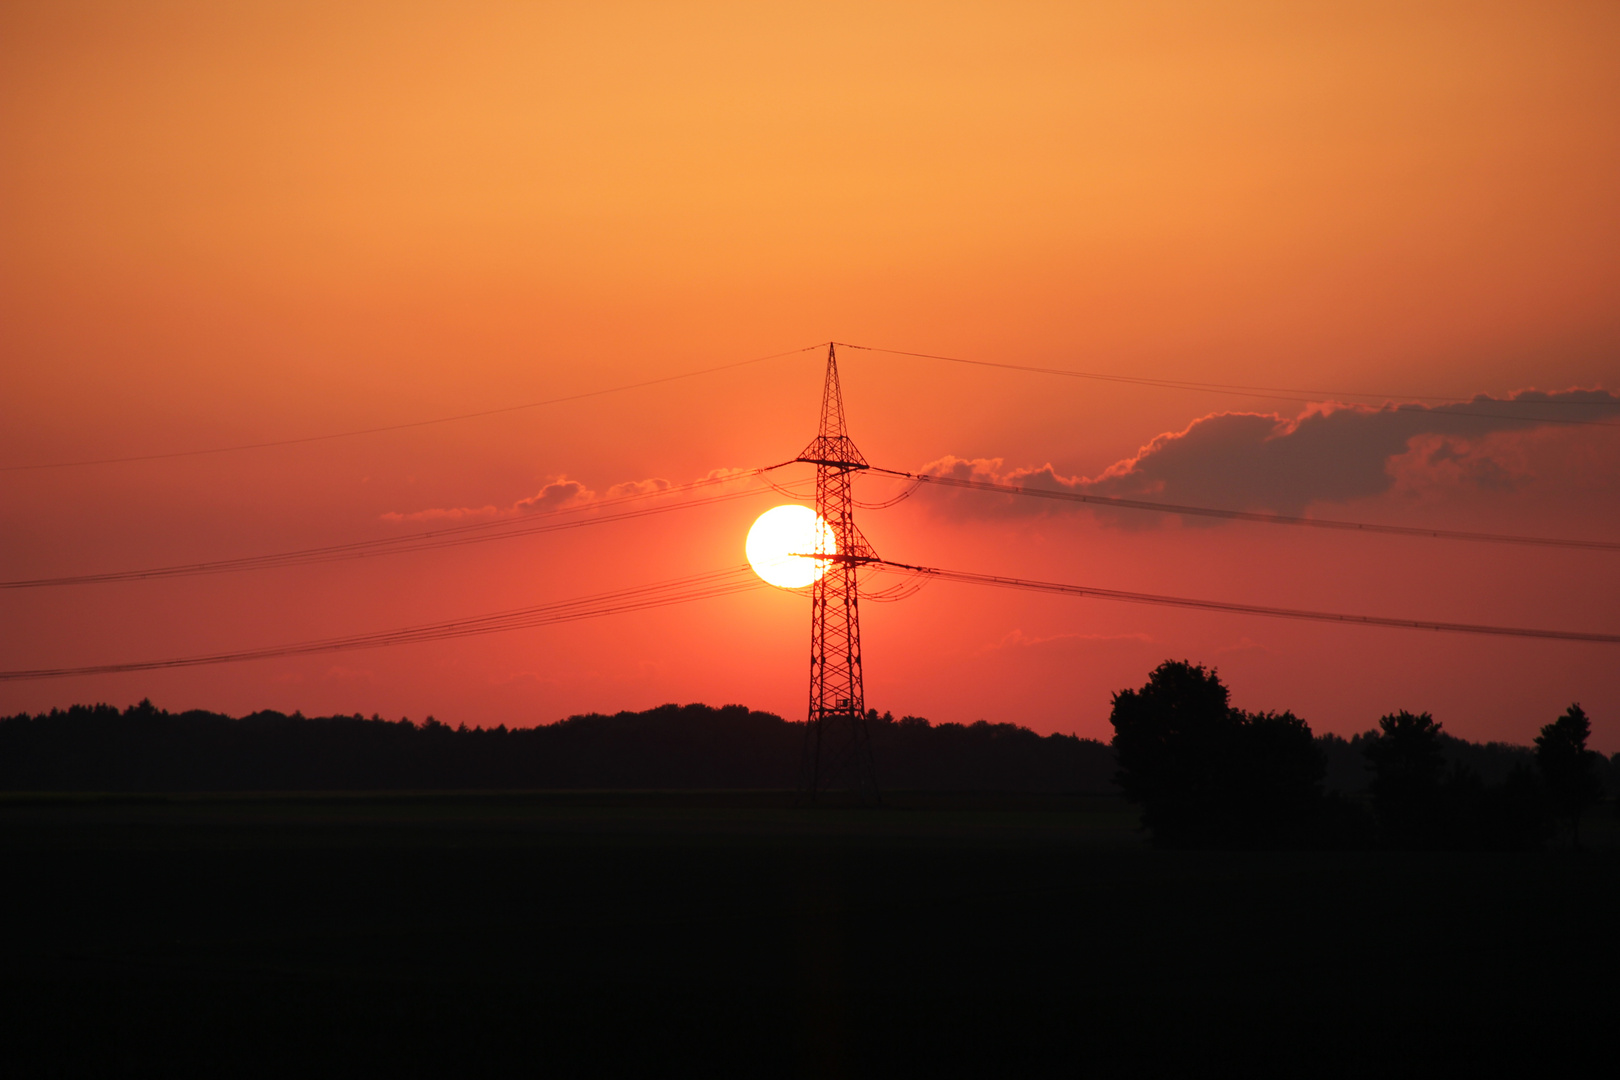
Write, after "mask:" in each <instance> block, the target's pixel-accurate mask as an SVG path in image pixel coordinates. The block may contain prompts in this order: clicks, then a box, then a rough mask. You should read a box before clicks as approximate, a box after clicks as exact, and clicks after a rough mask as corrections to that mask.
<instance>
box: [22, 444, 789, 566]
mask: <svg viewBox="0 0 1620 1080" xmlns="http://www.w3.org/2000/svg"><path fill="white" fill-rule="evenodd" d="M761 471H762V470H758V469H754V470H749V471H747V472H739V473H734V474H732V475H729V476H716V477H706V478H705V479H702V480H696V481H693V482H692V483H689V484H676V485H672V486H670V487H667V488H659V489H656V490H652V491H640V492H636V493H634V494H631V495H622V496H618V497H615V498H609V499H601V500H598V501H596V502H591V503H586V504H584V505H581V506H577V507H562V508H559V509H556V510H546V511H538V512H535V513H532V514H525V515H523V516H522V517H521V518H517V519H506V520H499V521H480V522H473V523H469V524H466V525H453V526H449V527H446V528H440V529H430V530H428V531H426V532H418V533H412V534H410V535H409V536H393V537H385V538H382V539H377V540H360V541H356V542H354V543H349V544H332V545H328V546H326V547H317V548H302V549H299V550H296V551H282V552H275V553H272V554H267V555H247V556H242V557H239V558H234V559H216V560H213V561H209V562H196V563H179V564H175V565H170V566H157V567H149V568H146V569H142V570H114V571H108V572H106V573H99V574H72V575H66V576H60V577H48V578H23V579H18V580H13V581H0V589H39V588H50V587H55V586H62V585H105V584H111V583H115V582H125V581H150V580H154V579H159V578H175V577H195V576H199V575H203V574H228V573H237V572H241V571H247V570H267V569H275V568H280V567H286V566H308V565H311V564H315V563H327V562H343V561H347V560H351V559H368V558H374V557H376V556H379V555H397V554H405V553H408V552H417V551H437V550H440V549H442V548H450V547H461V546H463V545H466V544H482V543H487V542H489V541H491V540H506V539H511V538H513V537H519V536H533V535H536V534H539V533H549V532H559V531H562V530H567V529H579V528H585V527H587V526H591V525H602V524H606V523H608V522H613V521H625V520H629V519H633V518H642V517H649V516H651V515H654V514H667V513H670V512H671V511H675V510H688V509H691V508H693V507H697V506H708V505H710V504H713V503H720V502H728V501H731V500H734V499H744V498H748V497H749V496H750V495H754V494H757V492H755V491H751V490H744V491H733V492H723V493H720V494H715V495H706V496H701V497H699V498H696V499H688V500H685V501H684V502H677V503H672V504H670V505H667V506H652V507H641V508H636V509H631V510H620V511H618V512H616V513H600V512H598V513H590V514H589V516H584V517H579V516H576V515H580V514H586V513H588V512H591V511H600V510H604V509H608V508H611V507H616V506H622V505H624V504H626V503H635V502H641V501H644V500H647V499H652V498H658V497H661V496H666V495H677V494H683V493H687V492H692V491H698V490H701V489H705V488H710V487H715V486H718V485H723V484H729V483H732V482H734V481H737V480H743V479H750V478H752V477H755V476H759V475H760V474H761ZM558 517H562V518H564V520H556V519H557V518H558ZM537 518H538V519H539V520H535V519H537Z"/></svg>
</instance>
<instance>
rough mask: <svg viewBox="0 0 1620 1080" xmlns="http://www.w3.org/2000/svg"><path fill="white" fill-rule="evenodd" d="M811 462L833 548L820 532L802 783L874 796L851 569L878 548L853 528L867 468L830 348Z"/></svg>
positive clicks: (812, 788) (807, 456)
mask: <svg viewBox="0 0 1620 1080" xmlns="http://www.w3.org/2000/svg"><path fill="white" fill-rule="evenodd" d="M797 460H799V461H803V462H808V463H810V464H813V465H814V466H815V467H816V513H817V514H819V515H821V518H822V520H824V521H825V522H827V524H828V525H829V526H830V527H831V530H832V536H833V539H834V542H835V544H836V547H837V550H836V551H831V552H829V551H827V550H826V545H825V538H824V537H823V536H821V535H818V537H817V542H816V556H817V558H818V560H823V561H824V565H825V566H826V570H825V572H824V573H822V575H821V576H820V577H819V578H817V579H816V581H815V584H814V585H813V586H811V615H810V713H809V718H808V719H809V723H808V725H807V727H806V730H805V748H804V768H803V775H802V777H801V781H800V783H801V785H802V787H803V789H804V791H805V792H806V793H807V794H808V795H809V796H810V798H811V799H812V800H814V798H815V796H816V793H817V792H818V791H826V790H829V789H833V788H847V789H850V790H853V791H855V792H856V793H857V794H858V795H859V797H860V798H861V799H862V800H865V801H876V799H877V797H878V789H877V777H876V774H875V772H874V770H873V766H872V740H871V732H870V730H869V729H868V727H867V718H866V694H865V691H864V689H863V688H862V685H861V617H860V595H859V588H858V585H857V582H856V574H857V573H858V572H859V570H860V568H861V567H862V566H863V565H865V564H866V563H870V562H875V561H877V558H878V556H877V552H875V551H873V550H872V545H871V544H869V543H867V541H866V537H864V536H862V535H861V532H860V530H859V529H857V528H856V527H855V513H854V511H855V503H854V499H853V498H852V496H851V492H850V486H851V480H852V478H853V476H854V474H855V473H856V472H857V471H859V470H862V469H865V468H867V467H868V466H867V463H866V459H865V458H864V457H862V456H861V452H860V451H859V450H857V449H856V448H855V443H854V442H853V441H852V440H851V439H850V437H849V435H848V433H847V431H846V429H845V422H844V395H843V393H842V391H841V390H840V389H839V385H838V357H837V355H836V352H835V350H834V346H832V345H828V346H827V377H826V382H825V383H824V384H823V386H822V391H821V428H820V432H819V433H818V434H817V435H816V437H815V439H814V440H813V441H812V442H811V443H810V445H809V446H807V447H806V448H805V450H804V452H803V453H802V454H800V455H799V457H798V458H797Z"/></svg>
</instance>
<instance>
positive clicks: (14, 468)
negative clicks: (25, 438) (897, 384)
mask: <svg viewBox="0 0 1620 1080" xmlns="http://www.w3.org/2000/svg"><path fill="white" fill-rule="evenodd" d="M824 344H825V343H822V344H816V345H806V346H804V347H802V348H798V349H788V350H787V351H786V352H779V353H771V354H770V355H769V356H755V357H752V358H750V359H748V360H738V361H735V362H733V363H730V364H719V365H716V366H715V367H706V368H700V369H698V370H697V371H683V372H681V373H680V374H678V375H664V376H661V377H659V378H656V379H643V380H642V381H641V382H633V383H625V384H623V385H622V386H608V387H604V388H603V389H601V390H586V391H584V392H582V393H578V394H564V395H563V396H562V397H554V398H546V399H545V400H543V401H526V402H524V403H523V404H521V405H502V406H500V407H498V408H494V409H480V410H478V411H477V412H467V413H456V414H455V415H453V416H435V417H433V418H431V419H428V420H411V421H407V422H406V423H403V424H382V425H379V426H377V427H368V428H356V429H354V430H352V431H332V432H327V433H326V434H324V435H305V436H302V437H300V438H296V439H268V440H266V441H264V442H252V443H237V444H235V445H232V446H211V447H205V448H202V449H197V450H172V451H169V452H167V453H160V454H129V455H125V456H123V457H104V458H85V459H82V460H79V461H47V462H42V463H40V464H30V465H0V472H29V471H36V470H40V469H71V468H77V467H79V466H85V465H121V464H125V463H129V462H135V461H163V460H167V459H170V458H186V457H202V456H205V455H209V454H229V453H234V452H236V451H238V450H264V449H268V448H270V447H276V446H300V445H303V444H305V443H317V442H330V441H332V440H334V439H352V438H356V437H358V436H361V435H380V434H382V433H384V432H388V431H408V430H410V429H412V428H422V427H432V426H434V425H436V424H453V423H456V422H457V421H460V420H476V419H478V418H480V417H485V416H499V415H501V414H502V413H511V412H521V411H523V410H525V409H538V408H541V407H542V406H545V405H562V404H565V403H567V402H570V401H584V400H585V399H586V398H593V397H602V396H603V395H605V394H620V393H623V392H625V391H626V390H640V389H643V388H644V387H648V386H661V385H663V384H664V383H671V382H679V381H680V380H682V379H695V378H697V377H698V376H700V375H713V374H715V373H716V372H720V371H731V370H732V369H734V368H740V367H747V366H748V365H750V364H762V363H764V362H765V361H767V360H780V359H781V358H782V357H784V356H797V355H798V354H799V353H804V352H810V351H812V350H815V349H820V348H822V347H823V345H824Z"/></svg>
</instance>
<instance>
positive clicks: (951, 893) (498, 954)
mask: <svg viewBox="0 0 1620 1080" xmlns="http://www.w3.org/2000/svg"><path fill="white" fill-rule="evenodd" d="M890 803H891V805H889V806H886V807H884V808H880V809H865V810H863V809H859V808H853V807H844V808H838V807H815V808H809V807H795V806H794V805H793V804H792V801H791V799H790V798H789V797H787V796H784V795H782V794H779V793H772V792H760V793H715V794H701V793H699V794H690V793H688V794H678V795H677V794H657V793H567V794H545V793H538V794H537V793H520V794H510V795H489V794H477V795H454V794H451V795H444V794H435V795H408V794H407V795H392V796H378V795H366V796H353V795H343V794H332V795H296V796H290V795H289V796H277V795H264V796H218V797H211V796H176V797H163V796H151V797H130V796H117V797H113V796H107V797H96V796H56V795H52V796H35V797H28V796H8V797H5V798H3V799H0V851H3V855H4V858H5V860H6V866H7V871H8V872H7V875H6V878H7V882H8V884H7V886H6V888H5V890H4V897H5V899H4V905H5V915H6V926H7V928H8V933H7V934H6V944H5V948H4V956H5V961H4V984H5V994H6V1001H5V1006H6V1009H7V1013H6V1015H7V1017H8V1023H7V1029H8V1030H7V1036H6V1039H7V1055H8V1059H9V1060H10V1061H11V1062H12V1063H13V1064H14V1065H15V1064H25V1065H27V1066H29V1067H30V1068H29V1071H34V1072H48V1073H51V1074H59V1075H106V1074H107V1073H108V1072H109V1071H132V1070H134V1069H136V1068H137V1067H141V1066H144V1067H145V1068H146V1069H147V1070H148V1071H163V1072H170V1073H173V1072H193V1071H206V1072H214V1073H227V1072H228V1073H231V1074H233V1075H242V1074H244V1073H246V1074H253V1073H266V1074H268V1073H273V1072H274V1073H280V1072H285V1071H286V1070H287V1069H288V1068H297V1069H298V1071H299V1072H301V1073H309V1072H314V1073H336V1074H354V1073H361V1074H368V1073H382V1072H386V1073H393V1074H404V1075H414V1074H430V1073H444V1072H450V1071H455V1072H465V1071H474V1072H476V1071H480V1070H490V1071H493V1070H495V1069H500V1070H502V1071H506V1070H508V1069H510V1068H522V1069H524V1070H525V1071H543V1072H548V1073H552V1074H559V1075H569V1074H575V1073H581V1072H597V1071H609V1070H614V1069H620V1068H633V1069H636V1070H638V1071H640V1070H660V1071H666V1072H667V1071H672V1070H673V1069H674V1068H675V1066H676V1064H677V1063H678V1062H681V1061H688V1060H693V1059H696V1060H699V1061H702V1062H706V1063H708V1064H710V1065H711V1066H713V1067H715V1068H729V1069H747V1070H749V1071H751V1072H754V1073H756V1074H758V1075H812V1076H820V1075H877V1074H890V1075H937V1074H940V1073H943V1072H962V1073H978V1074H986V1073H997V1072H999V1073H1001V1074H1003V1075H1034V1074H1039V1075H1048V1074H1066V1075H1073V1074H1075V1073H1078V1072H1080V1071H1082V1070H1086V1069H1096V1068H1101V1069H1106V1070H1108V1071H1109V1072H1120V1071H1132V1072H1147V1073H1155V1072H1161V1071H1171V1070H1175V1071H1184V1070H1186V1069H1189V1068H1190V1069H1196V1070H1199V1071H1208V1070H1210V1069H1212V1068H1213V1067H1214V1066H1216V1065H1217V1064H1220V1063H1226V1064H1228V1065H1231V1066H1235V1067H1239V1068H1242V1069H1243V1070H1244V1071H1246V1072H1250V1073H1254V1072H1275V1073H1284V1072H1286V1073H1290V1074H1295V1075H1298V1074H1300V1073H1307V1072H1308V1073H1310V1074H1314V1075H1329V1076H1338V1075H1346V1076H1348V1075H1363V1074H1367V1073H1382V1074H1396V1075H1399V1074H1404V1073H1413V1074H1416V1073H1422V1072H1430V1071H1433V1070H1434V1069H1436V1068H1446V1069H1462V1068H1470V1069H1473V1070H1476V1071H1487V1072H1494V1071H1499V1070H1502V1069H1504V1068H1510V1067H1511V1068H1514V1069H1519V1068H1526V1069H1528V1068H1540V1067H1545V1066H1547V1065H1548V1064H1550V1063H1552V1062H1553V1061H1555V1060H1557V1059H1576V1058H1578V1056H1579V1055H1583V1054H1585V1053H1588V1052H1590V1053H1597V1052H1599V1051H1600V1049H1601V1052H1602V1053H1604V1054H1612V1049H1604V1048H1607V1047H1611V1046H1612V1043H1611V1040H1610V1039H1609V1038H1608V1036H1609V1034H1610V1033H1611V1031H1612V1025H1613V1023H1614V1017H1615V1015H1616V1012H1615V1005H1616V1000H1617V996H1620V995H1617V994H1616V992H1615V988H1616V985H1617V975H1620V967H1617V964H1616V960H1617V958H1620V947H1617V945H1616V940H1615V934H1614V915H1615V910H1616V900H1617V898H1620V857H1617V856H1616V853H1615V851H1614V847H1613V843H1614V840H1613V832H1612V828H1610V829H1609V830H1608V831H1604V832H1599V831H1598V830H1594V831H1593V834H1594V836H1595V837H1597V840H1596V842H1595V843H1593V844H1591V850H1589V851H1588V852H1585V853H1573V852H1569V851H1555V852H1548V853H1541V854H1486V853H1473V854H1470V853H1461V854H1419V853H1395V852H1389V853H1384V852H1352V853H1267V852H1221V853H1209V852H1204V853H1190V852H1167V851H1158V850H1154V849H1151V848H1150V847H1148V846H1147V845H1146V844H1145V842H1144V840H1143V838H1142V836H1141V835H1140V834H1139V833H1138V832H1137V831H1136V829H1135V822H1134V816H1133V815H1132V813H1131V812H1130V810H1129V808H1127V807H1126V806H1124V805H1123V804H1121V803H1118V802H1116V801H1114V800H1111V799H1108V798H1090V799H1040V798H1034V797H1031V798H1022V799H994V798H980V799H954V798H953V799H945V798H939V797H935V798H923V797H920V796H913V797H906V796H893V797H891V799H890ZM1608 809H1609V808H1607V807H1605V808H1604V812H1605V813H1607V812H1608ZM1605 824H1607V823H1605ZM1611 1064H1612V1061H1611ZM154 1065H155V1068H154Z"/></svg>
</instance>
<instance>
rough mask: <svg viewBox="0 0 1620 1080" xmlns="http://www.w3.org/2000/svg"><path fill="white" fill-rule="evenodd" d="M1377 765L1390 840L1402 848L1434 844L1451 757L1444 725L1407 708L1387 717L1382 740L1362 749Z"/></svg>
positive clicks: (1375, 786) (1376, 786) (1378, 799)
mask: <svg viewBox="0 0 1620 1080" xmlns="http://www.w3.org/2000/svg"><path fill="white" fill-rule="evenodd" d="M1362 752H1363V753H1364V754H1366V755H1367V760H1368V761H1369V762H1371V763H1372V767H1373V783H1372V791H1373V798H1374V800H1375V803H1376V806H1377V808H1378V824H1379V828H1380V829H1381V830H1382V831H1383V833H1384V835H1385V838H1386V840H1388V841H1390V842H1393V843H1394V844H1396V845H1398V846H1409V845H1419V846H1421V845H1423V844H1425V843H1428V842H1431V840H1432V839H1433V837H1434V835H1435V833H1436V830H1437V829H1438V825H1439V817H1440V782H1441V779H1442V778H1443V777H1444V775H1445V768H1446V761H1445V755H1444V753H1443V752H1442V751H1441V746H1440V725H1439V724H1438V723H1436V722H1435V719H1434V717H1432V716H1430V715H1429V714H1428V713H1409V712H1407V711H1406V710H1405V709H1402V710H1401V711H1400V712H1397V713H1391V714H1390V715H1388V716H1384V717H1381V718H1380V719H1379V721H1378V737H1377V738H1376V739H1370V740H1368V741H1367V742H1366V743H1365V744H1364V745H1363V747H1362Z"/></svg>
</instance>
